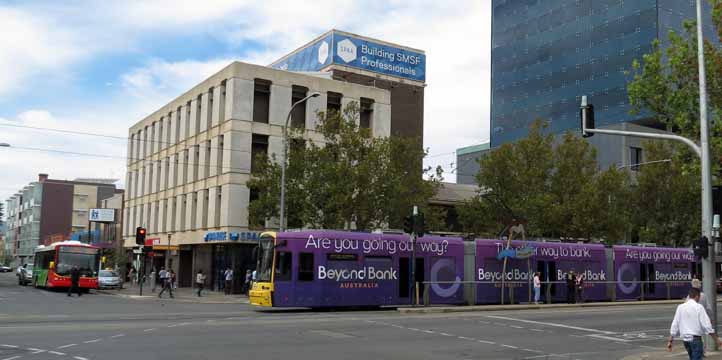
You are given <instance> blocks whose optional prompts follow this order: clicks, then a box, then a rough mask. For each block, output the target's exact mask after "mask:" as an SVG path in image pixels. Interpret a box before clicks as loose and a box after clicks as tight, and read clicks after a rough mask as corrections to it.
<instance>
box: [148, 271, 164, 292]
mask: <svg viewBox="0 0 722 360" xmlns="http://www.w3.org/2000/svg"><path fill="white" fill-rule="evenodd" d="M157 278H160V273H156V271H155V266H153V270H151V272H150V291H151V292H155V287H156V285H158V279H157ZM161 287H163V286H162V285H161Z"/></svg>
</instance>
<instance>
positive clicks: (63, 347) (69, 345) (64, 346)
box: [56, 344, 78, 349]
mask: <svg viewBox="0 0 722 360" xmlns="http://www.w3.org/2000/svg"><path fill="white" fill-rule="evenodd" d="M76 345H78V344H68V345H63V346H58V347H57V348H56V349H65V348H69V347H71V346H76Z"/></svg>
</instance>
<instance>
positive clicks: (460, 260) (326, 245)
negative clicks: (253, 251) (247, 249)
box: [249, 230, 464, 308]
mask: <svg viewBox="0 0 722 360" xmlns="http://www.w3.org/2000/svg"><path fill="white" fill-rule="evenodd" d="M258 249H259V254H258V256H259V259H258V268H257V273H256V281H255V282H254V284H253V288H252V290H251V291H250V294H249V295H250V302H251V304H254V305H258V306H273V307H311V308H318V307H336V306H359V307H361V306H383V305H402V304H411V303H412V301H413V300H414V298H415V294H413V293H412V292H413V286H412V284H413V282H414V281H416V282H419V283H423V282H424V281H431V282H441V283H435V284H432V285H431V286H429V288H428V289H429V290H428V291H429V294H428V296H429V300H430V301H431V302H432V303H433V304H462V303H464V289H463V286H462V283H461V282H462V279H464V243H463V241H462V239H460V238H454V237H437V236H424V237H422V238H419V239H418V240H417V242H416V249H415V250H416V251H415V256H414V257H413V258H415V259H416V261H415V265H416V271H415V279H412V275H411V274H412V272H411V265H412V264H411V262H412V260H411V259H412V246H411V243H410V241H409V237H408V236H407V235H400V234H375V233H361V232H342V231H326V230H319V231H300V232H281V233H275V232H266V233H263V234H262V235H261V239H260V241H259V248H258ZM420 291H423V287H420ZM423 295H424V294H420V295H419V296H423Z"/></svg>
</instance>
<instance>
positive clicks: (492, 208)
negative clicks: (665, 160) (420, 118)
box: [459, 121, 629, 239]
mask: <svg viewBox="0 0 722 360" xmlns="http://www.w3.org/2000/svg"><path fill="white" fill-rule="evenodd" d="M545 128H546V126H545V125H544V124H543V123H542V122H541V121H536V122H535V123H534V124H533V125H532V127H531V129H530V132H529V136H528V137H527V138H525V139H522V140H520V141H519V142H517V143H515V144H506V145H503V146H501V147H500V148H498V149H497V150H495V151H494V152H492V153H490V154H489V155H488V156H486V157H484V158H482V159H481V161H480V165H481V171H480V172H479V174H478V175H477V181H478V182H479V187H480V189H481V190H480V193H479V194H478V195H477V196H476V197H475V198H474V199H473V200H471V201H469V202H468V203H466V204H465V205H464V206H462V207H461V208H460V209H459V213H460V219H461V222H462V224H463V225H464V227H465V229H466V230H467V231H470V232H474V233H477V234H481V235H487V236H497V235H498V234H499V232H500V231H502V230H503V229H504V228H505V226H506V225H508V224H510V223H511V222H512V220H514V219H517V220H525V221H526V222H527V225H526V232H527V236H534V237H537V236H549V237H570V238H592V237H595V238H607V239H618V238H619V237H621V236H623V233H624V231H623V230H622V231H620V229H625V225H624V222H625V215H624V214H625V211H624V206H623V204H624V202H625V200H626V198H627V196H628V193H627V192H626V191H625V190H624V189H625V188H626V187H625V184H627V183H628V181H629V180H628V177H627V175H626V173H624V172H620V171H617V170H616V169H610V170H607V171H602V172H599V171H598V170H597V163H596V159H595V158H596V155H595V153H594V150H593V149H592V148H591V147H590V146H589V144H588V143H587V142H586V141H584V140H582V139H580V138H577V137H575V136H573V135H572V134H570V133H567V134H565V135H564V136H563V137H562V139H561V142H560V143H559V144H557V145H555V144H554V136H553V135H550V134H545V133H544V130H545Z"/></svg>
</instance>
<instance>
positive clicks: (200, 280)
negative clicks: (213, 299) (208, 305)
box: [196, 270, 206, 297]
mask: <svg viewBox="0 0 722 360" xmlns="http://www.w3.org/2000/svg"><path fill="white" fill-rule="evenodd" d="M205 283H206V275H205V274H203V270H198V274H196V287H198V292H197V293H196V294H197V295H198V297H201V291H203V285H204V284H205Z"/></svg>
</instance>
